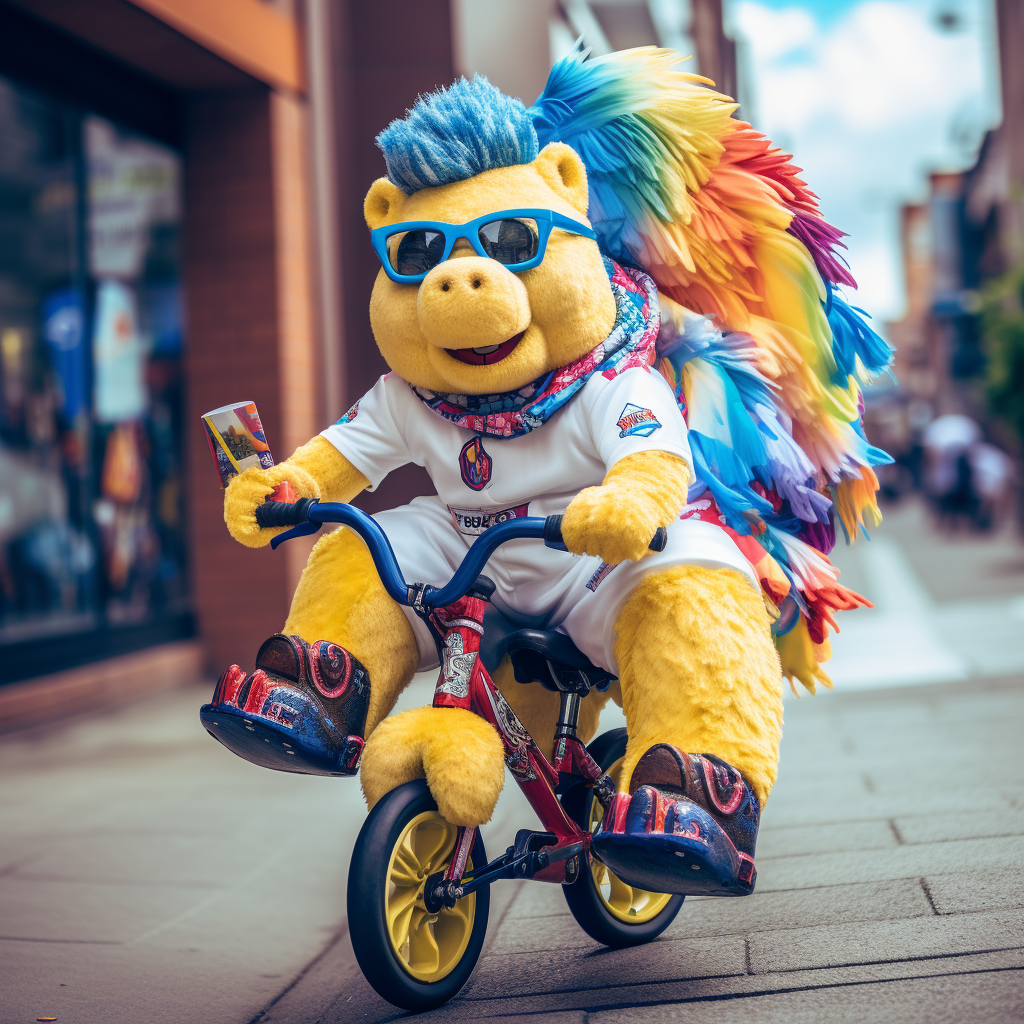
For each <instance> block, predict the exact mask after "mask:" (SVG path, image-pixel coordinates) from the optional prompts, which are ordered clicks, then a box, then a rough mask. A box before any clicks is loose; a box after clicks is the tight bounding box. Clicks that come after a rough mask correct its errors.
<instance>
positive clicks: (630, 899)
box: [589, 757, 672, 924]
mask: <svg viewBox="0 0 1024 1024" xmlns="http://www.w3.org/2000/svg"><path fill="white" fill-rule="evenodd" d="M608 774H609V775H610V776H611V777H612V779H613V780H614V782H615V787H616V789H618V786H619V778H620V776H621V774H622V758H621V757H620V758H619V759H618V761H616V762H615V764H613V765H612V766H611V768H609V769H608ZM603 814H604V809H603V808H602V807H601V804H600V803H599V802H598V800H597V798H596V797H591V798H590V821H589V828H590V831H591V832H593V831H594V830H595V829H596V828H597V826H598V825H599V824H600V822H601V817H602V815H603ZM590 874H591V876H592V878H593V880H594V888H595V889H596V890H597V895H598V896H599V897H600V898H601V902H602V903H603V904H604V906H605V909H606V910H607V911H608V913H609V914H611V915H612V916H613V917H617V918H618V919H619V920H620V921H625V922H626V924H644V923H645V922H647V921H650V920H651V919H652V918H655V917H657V916H658V914H660V913H661V912H662V911H663V910H664V909H665V907H666V906H667V905H668V902H669V900H670V899H672V895H671V893H667V892H648V891H647V890H646V889H637V888H634V887H633V886H632V885H627V884H626V883H625V882H624V881H622V879H621V878H619V877H618V876H617V875H615V874H614V873H613V872H611V871H609V870H608V868H606V867H605V866H604V864H602V863H601V862H600V861H599V860H597V859H596V858H593V857H592V858H591V860H590Z"/></svg>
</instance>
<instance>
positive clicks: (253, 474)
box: [224, 462, 320, 548]
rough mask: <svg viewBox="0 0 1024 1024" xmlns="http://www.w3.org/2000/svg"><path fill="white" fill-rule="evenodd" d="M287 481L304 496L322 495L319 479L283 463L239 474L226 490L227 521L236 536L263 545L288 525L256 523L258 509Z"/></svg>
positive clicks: (251, 545) (249, 543) (242, 541)
mask: <svg viewBox="0 0 1024 1024" xmlns="http://www.w3.org/2000/svg"><path fill="white" fill-rule="evenodd" d="M285 480H287V481H288V482H289V483H290V484H291V485H292V487H294V488H295V493H296V494H297V495H298V496H299V497H300V498H319V497H320V488H319V486H318V485H317V482H316V481H315V480H314V479H313V478H312V477H311V476H310V475H309V473H307V472H306V471H305V470H304V469H300V468H299V467H298V466H291V465H289V464H288V463H287V462H282V463H281V465H280V466H273V467H272V468H270V469H247V470H245V471H244V472H242V473H239V474H238V476H236V477H235V478H234V479H233V480H232V481H231V483H229V484H228V486H227V489H226V490H225V491H224V522H225V523H227V526H228V532H229V533H230V534H231V536H232V537H234V538H235V540H237V541H238V542H239V544H244V545H245V546H246V547H248V548H261V547H263V546H264V545H266V544H269V543H270V541H271V539H272V538H273V537H276V536H277V535H278V534H279V533H282V532H283V531H284V529H285V527H280V526H279V527H275V528H274V529H270V530H265V529H263V528H262V527H260V525H259V524H258V523H257V522H256V509H257V508H259V506H260V505H262V504H263V502H265V501H266V500H267V495H268V494H270V492H271V491H272V490H273V489H274V488H275V487H276V486H277V485H278V484H280V483H283V482H284V481H285Z"/></svg>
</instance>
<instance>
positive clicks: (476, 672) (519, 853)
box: [421, 577, 615, 913]
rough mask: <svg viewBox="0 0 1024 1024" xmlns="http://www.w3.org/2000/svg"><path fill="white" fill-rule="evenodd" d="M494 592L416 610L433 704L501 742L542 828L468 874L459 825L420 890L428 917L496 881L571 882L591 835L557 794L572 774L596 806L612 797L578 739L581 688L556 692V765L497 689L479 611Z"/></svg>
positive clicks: (484, 587) (465, 837)
mask: <svg viewBox="0 0 1024 1024" xmlns="http://www.w3.org/2000/svg"><path fill="white" fill-rule="evenodd" d="M493 590H494V587H493V584H492V583H491V582H490V581H489V580H487V579H486V577H480V578H479V579H478V580H477V583H476V585H474V587H473V588H472V589H471V590H470V591H469V593H468V594H467V595H466V596H465V597H463V598H460V599H459V600H458V601H456V602H454V603H453V604H451V605H448V606H446V607H444V608H437V609H434V610H433V611H431V612H429V613H428V612H426V610H424V611H422V612H421V615H422V617H423V618H424V619H425V620H426V621H427V624H428V626H429V627H430V629H431V633H432V634H433V636H434V639H435V643H436V644H437V647H438V651H439V654H440V661H441V667H440V671H439V673H438V678H437V683H436V684H435V687H434V701H433V704H434V707H447V708H463V709H465V710H467V711H470V712H472V713H473V714H476V715H479V716H480V717H481V718H483V719H485V720H486V721H488V722H490V724H491V725H492V726H493V727H494V729H495V730H496V731H497V733H498V735H499V736H500V737H501V740H502V745H503V746H504V753H505V765H506V766H507V767H508V769H509V771H510V772H511V773H512V776H513V778H514V779H515V780H516V783H517V784H518V785H519V787H520V789H522V790H523V792H524V793H525V795H526V798H527V800H529V802H530V805H531V806H532V807H533V809H534V810H535V811H536V812H537V816H538V817H539V818H540V820H541V823H542V824H543V825H544V827H545V829H546V830H547V831H544V832H537V831H534V830H531V829H520V831H519V832H518V833H517V834H516V839H515V843H514V844H513V845H512V846H510V847H508V849H507V850H506V851H505V853H504V854H503V855H502V856H501V857H498V858H496V859H495V860H493V861H491V862H490V863H489V864H485V865H481V866H476V865H474V866H473V868H472V870H471V871H470V873H469V875H468V876H467V874H466V865H467V864H468V862H469V854H470V851H471V850H472V848H473V843H474V841H475V839H476V828H475V827H471V826H470V827H466V826H460V827H459V829H458V832H457V835H456V840H455V846H454V848H453V850H452V855H451V858H450V860H449V863H448V866H447V868H446V869H445V870H444V871H439V872H437V873H436V874H434V875H432V876H430V878H428V879H427V883H426V885H425V887H424V893H423V898H424V903H425V906H426V908H427V910H428V911H430V912H431V913H435V912H436V911H437V910H439V909H440V908H441V907H443V906H447V907H453V906H454V905H455V903H456V901H457V900H459V899H461V898H462V897H463V896H468V895H469V894H470V893H471V892H475V891H476V890H478V889H480V888H483V887H484V886H485V885H490V884H491V882H494V881H497V880H498V879H500V878H532V879H535V880H537V881H544V882H555V883H560V884H571V883H572V882H574V881H575V880H576V878H577V877H578V876H579V872H580V864H581V860H582V861H583V862H584V863H585V861H586V858H587V857H588V856H589V854H590V833H589V832H585V831H583V830H582V829H580V828H579V826H577V825H576V823H575V822H573V821H572V820H571V819H570V818H569V817H568V816H567V815H566V814H565V812H564V811H563V809H562V805H561V803H560V801H559V800H558V797H557V796H556V794H555V789H556V787H558V786H559V784H560V783H562V784H563V785H565V784H570V783H571V780H572V778H573V777H575V778H577V779H579V781H580V783H581V784H583V785H587V786H592V787H594V789H595V791H596V794H597V796H598V799H599V800H600V801H601V803H602V804H605V805H607V804H608V803H609V802H610V800H611V797H612V796H613V795H614V793H615V785H614V783H613V782H612V780H611V778H610V777H609V776H608V775H604V774H602V772H601V769H600V767H599V766H598V765H597V763H596V762H595V761H594V759H593V758H592V757H591V756H590V754H589V753H588V752H587V749H586V747H585V746H584V745H583V743H582V741H581V740H580V739H579V737H578V735H577V732H576V729H577V724H578V721H579V712H580V691H579V689H577V690H575V691H573V692H563V693H562V694H561V701H560V706H559V715H558V723H557V725H556V728H555V752H554V756H555V763H554V764H551V763H550V762H549V761H548V759H547V758H546V757H545V756H544V754H543V753H542V752H541V750H540V749H539V748H538V747H537V744H536V743H535V742H534V740H533V737H532V736H530V734H529V733H528V732H527V731H526V728H525V727H524V726H523V724H522V722H520V721H519V719H518V718H517V717H516V714H515V712H514V711H513V710H512V708H511V707H510V706H509V703H508V701H506V700H505V698H504V697H503V696H502V695H501V692H500V691H499V690H498V688H497V686H495V684H494V681H493V680H492V679H491V677H490V674H489V673H488V672H487V669H486V668H485V667H484V665H483V662H482V661H480V657H479V652H480V640H481V638H482V636H483V630H484V626H483V621H484V612H485V610H486V606H487V600H488V598H490V596H491V594H492V593H493ZM583 692H584V694H585V692H586V688H584V689H583Z"/></svg>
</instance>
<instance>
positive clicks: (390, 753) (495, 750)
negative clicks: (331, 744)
mask: <svg viewBox="0 0 1024 1024" xmlns="http://www.w3.org/2000/svg"><path fill="white" fill-rule="evenodd" d="M360 776H361V780H362V784H363V793H364V795H365V796H366V803H367V806H368V807H370V808H371V809H372V808H373V805H374V804H375V803H377V801H378V800H380V798H381V797H383V796H386V795H387V794H388V793H390V792H391V790H393V789H395V788H396V787H397V786H401V785H402V784H403V783H406V782H410V781H412V780H413V779H422V778H426V780H427V785H428V786H429V787H430V792H431V794H432V795H433V797H434V799H435V800H436V801H437V809H438V810H439V811H440V812H441V814H442V815H443V816H444V818H445V819H446V820H448V821H450V822H451V823H452V824H453V825H483V824H484V822H486V821H488V820H490V817H491V815H492V814H493V813H494V805H495V804H496V803H497V802H498V796H499V794H500V793H501V787H502V786H503V785H504V782H505V758H504V750H503V747H502V743H501V739H500V737H499V736H498V734H497V733H496V732H495V731H494V728H493V727H492V726H490V725H489V724H488V723H487V722H485V721H484V720H483V719H482V718H478V717H477V716H476V715H474V714H472V713H471V712H469V711H465V710H463V709H462V708H413V709H412V710H410V711H403V712H402V713H401V714H400V715H395V716H394V717H393V718H388V719H385V720H384V721H383V722H381V723H380V725H379V726H377V728H376V729H375V730H374V732H373V735H371V736H370V738H369V739H368V740H367V741H366V749H365V750H364V751H363V761H362V768H361V769H360Z"/></svg>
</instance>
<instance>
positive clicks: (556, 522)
mask: <svg viewBox="0 0 1024 1024" xmlns="http://www.w3.org/2000/svg"><path fill="white" fill-rule="evenodd" d="M667 543H668V530H666V529H665V527H664V526H659V527H658V529H657V530H655V531H654V536H653V537H652V538H651V543H650V544H648V545H647V546H648V547H649V548H650V549H651V551H664V550H665V545H666V544H667ZM544 545H545V546H546V547H549V548H555V549H557V550H558V551H568V550H569V549H568V548H567V547H566V546H565V541H564V540H563V539H562V517H561V516H548V517H547V519H545V520H544Z"/></svg>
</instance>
